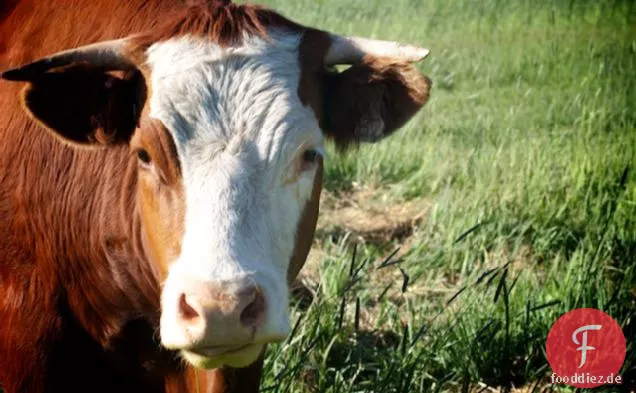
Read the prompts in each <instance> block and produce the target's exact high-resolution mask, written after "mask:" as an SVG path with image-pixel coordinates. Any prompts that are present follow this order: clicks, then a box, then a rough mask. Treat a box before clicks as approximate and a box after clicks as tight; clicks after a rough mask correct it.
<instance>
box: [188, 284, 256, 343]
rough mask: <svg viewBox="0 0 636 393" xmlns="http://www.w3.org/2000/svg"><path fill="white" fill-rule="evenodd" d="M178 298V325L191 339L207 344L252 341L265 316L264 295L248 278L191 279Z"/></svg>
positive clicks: (193, 341)
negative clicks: (234, 279) (211, 280)
mask: <svg viewBox="0 0 636 393" xmlns="http://www.w3.org/2000/svg"><path fill="white" fill-rule="evenodd" d="M184 284H185V285H184V286H183V287H182V288H185V291H183V292H182V293H181V294H180V295H179V298H178V310H177V319H178V321H177V325H178V326H179V327H180V328H181V329H183V330H184V331H185V332H187V335H188V336H189V338H190V340H192V343H200V344H204V345H207V346H215V345H219V346H222V345H227V344H235V343H243V342H249V341H251V339H252V338H253V336H254V334H255V332H256V330H257V329H258V328H259V327H260V326H261V325H262V324H263V322H264V320H265V306H266V305H265V298H264V296H263V293H262V291H261V289H260V288H259V287H257V286H256V285H254V284H253V283H251V282H249V281H247V280H240V281H236V282H234V281H223V282H204V281H197V280H188V282H187V283H184Z"/></svg>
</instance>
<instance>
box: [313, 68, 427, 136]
mask: <svg viewBox="0 0 636 393" xmlns="http://www.w3.org/2000/svg"><path fill="white" fill-rule="evenodd" d="M323 86H324V87H323V89H324V90H323V95H324V104H323V108H324V112H323V122H322V123H323V128H324V130H325V132H326V133H327V135H328V136H330V137H331V138H332V139H333V140H334V141H335V142H336V145H337V146H338V147H339V148H346V147H348V146H350V145H352V144H357V143H359V142H376V141H379V140H380V139H382V138H384V137H386V136H388V135H390V134H391V133H393V132H394V131H395V130H397V129H398V128H400V127H402V126H403V125H404V124H406V122H407V121H408V120H409V119H411V117H413V115H415V114H416V113H417V111H418V110H419V109H420V108H422V106H424V104H426V102H427V101H428V98H429V90H430V88H431V80H430V79H429V78H427V77H426V76H424V75H422V74H420V72H419V71H418V70H417V69H416V68H415V67H414V66H413V65H412V64H410V63H407V62H402V61H396V60H394V59H390V58H377V57H365V58H364V59H363V60H362V62H360V63H359V64H356V65H353V66H351V67H350V68H349V69H347V70H345V71H343V72H341V73H335V72H334V73H327V74H326V75H325V77H324V83H323Z"/></svg>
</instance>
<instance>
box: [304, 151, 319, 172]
mask: <svg viewBox="0 0 636 393" xmlns="http://www.w3.org/2000/svg"><path fill="white" fill-rule="evenodd" d="M319 158H320V152H319V151H318V150H315V149H307V150H305V151H304V152H303V155H302V157H301V162H300V170H301V171H302V172H304V171H308V170H310V169H313V168H314V167H315V166H316V162H317V161H318V159H319Z"/></svg>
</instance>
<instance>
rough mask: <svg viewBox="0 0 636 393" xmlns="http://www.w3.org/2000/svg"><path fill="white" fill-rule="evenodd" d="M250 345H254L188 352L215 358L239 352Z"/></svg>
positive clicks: (198, 349) (203, 348) (205, 348)
mask: <svg viewBox="0 0 636 393" xmlns="http://www.w3.org/2000/svg"><path fill="white" fill-rule="evenodd" d="M252 345H254V344H245V345H239V346H222V347H202V348H195V349H190V350H188V352H191V353H193V354H195V355H198V356H202V357H206V358H213V357H216V356H221V355H226V354H230V353H235V352H239V351H241V350H243V349H245V348H247V347H250V346H252Z"/></svg>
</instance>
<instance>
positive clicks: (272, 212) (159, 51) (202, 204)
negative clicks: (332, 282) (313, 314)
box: [147, 34, 322, 364]
mask: <svg viewBox="0 0 636 393" xmlns="http://www.w3.org/2000/svg"><path fill="white" fill-rule="evenodd" d="M298 44H299V37H297V36H290V35H289V34H287V35H282V34H281V35H276V34H274V35H271V36H270V38H269V41H268V40H264V39H260V38H249V39H247V38H246V40H245V43H244V44H243V45H242V46H240V47H236V48H225V49H224V48H221V47H219V46H218V45H216V44H213V43H210V42H209V41H206V40H203V39H199V38H194V37H184V38H178V39H172V40H169V41H165V42H162V43H157V44H155V45H153V46H151V47H150V48H149V49H148V52H147V55H148V64H149V66H150V67H151V70H152V73H151V75H152V79H151V83H152V97H151V98H150V116H151V117H153V118H156V119H158V120H160V121H162V122H163V124H164V125H165V126H166V127H167V128H168V129H169V130H170V132H171V133H172V136H173V138H174V140H175V144H176V147H177V151H178V154H179V159H180V160H181V168H182V173H183V181H184V189H185V197H186V217H185V235H184V238H183V242H182V253H181V255H180V257H179V258H178V260H176V261H175V262H174V263H173V265H172V267H171V270H170V272H169V276H168V279H167V282H166V285H165V287H164V293H163V300H162V301H163V311H162V312H163V315H162V323H161V336H162V340H163V341H164V343H170V342H183V341H184V340H186V341H187V337H182V336H183V333H182V332H181V331H180V330H179V329H178V328H177V327H175V326H173V325H172V324H171V322H170V320H171V319H173V318H172V317H173V316H175V315H176V314H175V310H174V307H176V304H177V303H176V296H177V295H178V293H177V292H178V291H179V277H180V276H182V275H189V276H191V277H196V278H198V279H200V280H209V281H217V280H233V279H237V278H240V277H244V276H245V275H249V276H250V277H252V278H253V280H254V281H255V283H256V284H258V285H259V286H261V288H262V289H263V290H264V294H265V298H266V304H267V315H266V319H265V324H264V326H263V327H262V328H261V329H259V330H258V331H257V333H256V337H255V338H254V341H255V342H257V343H260V342H267V341H270V340H281V339H282V338H284V337H285V336H286V335H287V334H288V332H289V329H290V323H289V310H288V287H287V281H286V273H287V268H288V263H289V259H290V256H291V254H292V251H293V247H294V243H295V237H296V233H295V232H296V227H297V224H298V222H299V218H300V215H301V213H302V210H303V208H304V206H305V204H306V202H307V200H308V198H309V197H310V195H311V191H312V186H313V177H314V175H315V171H308V172H305V173H303V174H302V175H301V176H300V177H298V179H297V180H296V181H294V182H292V183H289V182H286V180H288V179H289V178H290V171H294V170H297V169H296V168H297V166H295V165H293V162H294V161H293V160H295V159H298V158H297V157H298V153H299V152H302V150H303V148H307V147H311V148H317V149H319V150H320V149H322V133H321V132H320V129H319V126H318V123H317V120H316V118H315V115H314V113H313V111H312V110H311V109H310V108H309V107H305V106H304V105H303V104H302V103H301V101H300V99H299V97H298V84H299V78H300V66H299V61H298ZM164 317H165V318H164ZM216 363H218V362H215V364H216Z"/></svg>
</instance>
